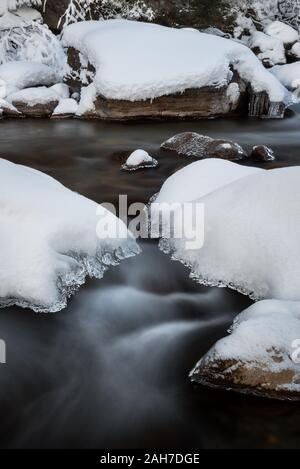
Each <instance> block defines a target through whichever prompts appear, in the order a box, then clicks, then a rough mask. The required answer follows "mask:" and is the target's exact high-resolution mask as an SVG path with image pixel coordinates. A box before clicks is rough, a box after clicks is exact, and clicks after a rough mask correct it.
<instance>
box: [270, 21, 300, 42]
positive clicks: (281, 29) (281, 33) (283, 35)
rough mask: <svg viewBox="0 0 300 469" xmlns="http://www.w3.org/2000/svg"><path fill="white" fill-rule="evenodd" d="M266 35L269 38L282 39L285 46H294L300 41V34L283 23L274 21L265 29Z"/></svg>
mask: <svg viewBox="0 0 300 469" xmlns="http://www.w3.org/2000/svg"><path fill="white" fill-rule="evenodd" d="M265 33H266V34H267V35H268V36H271V37H275V38H277V39H280V40H281V41H282V42H283V43H284V44H293V42H296V41H298V39H299V34H298V32H297V31H296V30H295V29H294V28H292V27H291V26H289V25H288V24H285V23H282V22H281V21H272V23H270V24H268V25H267V26H266V27H265Z"/></svg>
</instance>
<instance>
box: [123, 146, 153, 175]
mask: <svg viewBox="0 0 300 469" xmlns="http://www.w3.org/2000/svg"><path fill="white" fill-rule="evenodd" d="M156 166H158V161H157V160H156V159H155V158H152V156H150V155H149V153H147V152H146V151H144V150H136V151H134V152H133V153H131V155H130V156H129V158H128V159H127V161H126V163H125V164H123V166H122V169H123V170H124V171H137V170H138V169H145V168H156Z"/></svg>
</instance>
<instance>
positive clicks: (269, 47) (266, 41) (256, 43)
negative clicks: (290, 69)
mask: <svg viewBox="0 0 300 469" xmlns="http://www.w3.org/2000/svg"><path fill="white" fill-rule="evenodd" d="M248 45H249V47H250V48H251V49H252V50H253V51H255V50H259V53H258V58H259V59H260V60H261V61H262V62H263V63H264V64H265V65H267V66H271V67H272V66H274V65H278V64H285V63H286V56H285V48H284V45H283V42H282V40H281V39H278V38H276V37H270V36H268V35H267V34H265V33H263V32H261V31H256V32H255V33H254V34H252V36H250V38H249V40H248Z"/></svg>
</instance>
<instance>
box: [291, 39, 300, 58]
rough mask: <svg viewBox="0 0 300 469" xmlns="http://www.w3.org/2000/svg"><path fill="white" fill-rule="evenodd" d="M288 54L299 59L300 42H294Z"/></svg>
mask: <svg viewBox="0 0 300 469" xmlns="http://www.w3.org/2000/svg"><path fill="white" fill-rule="evenodd" d="M290 52H291V54H292V55H293V56H294V57H296V58H297V59H300V42H295V44H294V45H293V47H292V48H291V51H290Z"/></svg>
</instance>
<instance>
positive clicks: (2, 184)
mask: <svg viewBox="0 0 300 469" xmlns="http://www.w3.org/2000/svg"><path fill="white" fill-rule="evenodd" d="M0 223H1V232H0V260H1V262H0V306H2V307H6V306H11V305H18V306H21V307H30V308H31V309H33V310H34V311H38V312H55V311H59V310H61V309H63V308H64V307H65V306H66V304H67V299H68V298H69V297H70V296H71V295H72V294H73V293H74V292H75V291H76V290H77V289H78V288H79V287H80V285H82V284H83V283H84V282H85V279H86V277H87V276H89V277H96V278H101V277H102V276H103V274H104V272H105V271H106V270H107V268H108V267H109V266H110V265H116V264H118V263H119V261H120V260H122V259H125V258H126V257H130V256H132V255H134V254H136V253H138V252H139V248H138V246H137V244H136V241H135V239H134V238H133V237H132V235H131V234H130V233H129V232H128V231H127V228H126V226H125V224H124V223H123V222H122V221H121V220H119V219H118V218H116V217H115V216H114V215H113V214H112V213H110V212H108V211H107V210H106V209H105V208H104V207H102V206H98V205H97V204H96V203H95V202H92V201H90V200H89V199H87V198H85V197H83V196H81V195H79V194H76V193H74V192H72V191H70V190H69V189H67V188H65V187H64V186H63V185H61V184H60V183H59V182H57V181H56V180H54V179H52V178H51V177H49V176H47V175H46V174H43V173H40V172H39V171H35V170H33V169H31V168H27V167H25V166H19V165H15V164H12V163H10V162H8V161H5V160H3V159H0Z"/></svg>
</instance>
